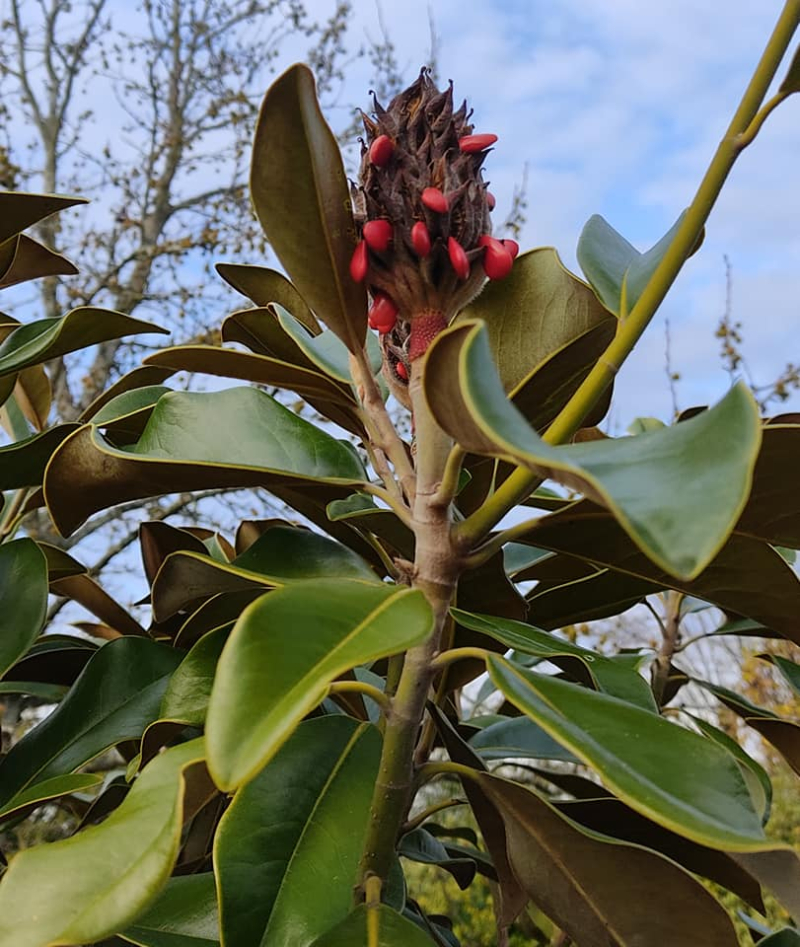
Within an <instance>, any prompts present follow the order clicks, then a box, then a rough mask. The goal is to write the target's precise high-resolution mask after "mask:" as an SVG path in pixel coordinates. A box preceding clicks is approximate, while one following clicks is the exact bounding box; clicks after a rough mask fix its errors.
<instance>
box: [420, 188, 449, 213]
mask: <svg viewBox="0 0 800 947" xmlns="http://www.w3.org/2000/svg"><path fill="white" fill-rule="evenodd" d="M422 203H423V204H424V205H425V206H426V207H427V208H428V210H433V211H436V213H437V214H446V213H447V211H448V210H449V207H450V205H449V204H448V203H447V198H446V197H445V196H444V194H442V192H441V191H440V190H439V188H438V187H426V188H425V190H424V191H423V192H422Z"/></svg>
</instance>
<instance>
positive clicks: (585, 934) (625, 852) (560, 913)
mask: <svg viewBox="0 0 800 947" xmlns="http://www.w3.org/2000/svg"><path fill="white" fill-rule="evenodd" d="M648 716H649V715H648ZM475 779H476V781H477V782H478V784H479V785H480V787H481V789H482V790H483V791H484V792H485V793H486V795H487V796H488V797H489V798H490V799H491V800H492V801H493V802H494V804H495V805H496V806H497V808H498V810H499V811H500V814H501V815H502V817H503V821H504V823H505V827H506V836H507V839H508V851H509V858H510V859H511V864H512V865H513V866H514V871H515V873H516V875H517V877H518V878H519V880H520V882H521V883H522V884H523V886H524V887H525V889H526V891H527V892H528V894H529V895H530V897H531V899H532V900H533V901H534V902H535V903H537V904H538V905H539V906H540V907H541V908H542V910H543V911H544V912H545V913H546V914H548V915H549V916H550V917H551V918H552V919H553V920H554V921H555V922H556V923H557V924H558V926H559V927H561V928H562V929H563V930H564V931H566V932H567V934H569V935H570V936H571V937H572V939H573V940H574V941H575V942H576V944H586V945H587V947H588V945H590V944H592V945H594V944H597V945H600V944H602V945H603V947H606V945H607V947H639V945H644V944H665V945H666V944H675V945H677V944H687V945H688V944H691V945H692V947H737V944H738V939H737V937H736V933H735V931H734V929H733V925H732V924H731V922H730V919H729V918H728V915H727V914H726V912H725V910H724V909H723V908H722V907H721V905H720V904H719V903H718V902H717V901H716V900H715V899H714V898H713V897H712V896H711V895H710V894H709V893H708V892H707V891H706V890H705V889H704V888H703V887H702V886H701V885H700V884H699V883H698V882H697V881H695V880H694V878H692V876H691V875H690V874H689V873H688V872H686V871H684V870H683V869H681V868H679V867H678V866H677V865H675V864H674V863H673V862H671V861H669V860H668V859H666V858H663V857H662V856H660V855H658V854H657V853H655V852H651V851H649V850H648V849H646V848H641V847H640V846H638V845H631V844H627V843H624V842H619V841H617V840H615V839H611V838H609V837H607V836H603V835H600V834H598V833H596V832H592V831H590V830H588V829H585V828H583V827H581V826H579V825H578V824H577V823H575V822H573V821H572V820H570V819H567V818H566V817H565V816H564V815H562V814H561V813H560V812H558V811H557V810H556V809H555V808H554V807H553V806H552V805H551V804H550V803H548V802H546V801H545V800H544V798H542V797H541V796H539V795H538V794H537V793H534V792H532V791H531V790H529V789H526V788H525V787H523V786H520V785H518V784H517V783H512V782H510V781H508V780H504V779H499V778H498V777H495V776H490V775H489V774H488V773H479V774H477V775H476V776H475Z"/></svg>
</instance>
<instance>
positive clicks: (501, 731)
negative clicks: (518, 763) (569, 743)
mask: <svg viewBox="0 0 800 947" xmlns="http://www.w3.org/2000/svg"><path fill="white" fill-rule="evenodd" d="M468 723H470V724H472V723H473V721H471V720H470V721H468ZM469 745H470V746H471V747H472V749H473V750H476V751H477V752H478V753H480V755H481V757H482V758H483V759H485V760H510V759H534V760H537V759H538V760H559V761H561V762H564V763H577V762H578V759H577V757H576V756H575V754H574V753H570V751H569V750H566V749H564V747H563V746H562V745H561V744H560V743H558V741H556V740H554V739H553V738H552V737H551V736H550V734H549V733H547V731H545V730H542V728H541V727H539V726H537V724H535V723H534V722H533V721H532V720H530V719H529V718H528V717H511V718H505V719H504V718H498V719H497V721H496V722H494V723H491V724H489V726H486V727H481V729H480V730H478V732H477V733H476V734H475V735H474V736H472V737H470V739H469Z"/></svg>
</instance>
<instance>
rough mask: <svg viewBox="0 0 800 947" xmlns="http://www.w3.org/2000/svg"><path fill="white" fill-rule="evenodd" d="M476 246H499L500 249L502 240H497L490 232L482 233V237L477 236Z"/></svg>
mask: <svg viewBox="0 0 800 947" xmlns="http://www.w3.org/2000/svg"><path fill="white" fill-rule="evenodd" d="M478 246H479V247H491V246H494V247H500V248H501V249H502V247H503V242H502V240H498V239H497V237H493V236H492V235H491V234H490V233H485V234H483V236H482V237H478Z"/></svg>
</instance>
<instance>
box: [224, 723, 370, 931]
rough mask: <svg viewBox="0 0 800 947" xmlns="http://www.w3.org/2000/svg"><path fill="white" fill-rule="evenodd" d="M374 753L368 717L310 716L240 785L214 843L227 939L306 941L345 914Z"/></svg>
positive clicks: (362, 833) (362, 832) (349, 902)
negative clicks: (363, 720)
mask: <svg viewBox="0 0 800 947" xmlns="http://www.w3.org/2000/svg"><path fill="white" fill-rule="evenodd" d="M380 752H381V741H380V736H379V734H378V731H377V730H376V729H375V728H374V727H372V726H371V725H369V724H359V723H357V722H356V721H355V720H352V719H350V718H347V717H344V716H338V715H336V716H327V717H320V718H317V719H314V720H308V721H306V722H304V723H301V724H300V726H299V727H298V728H297V729H296V730H295V732H294V733H293V734H292V736H291V737H290V738H289V740H288V741H287V742H286V743H285V744H284V745H283V747H282V748H281V749H280V750H279V751H278V753H277V755H276V756H275V758H274V759H273V760H272V761H271V762H270V763H269V764H268V765H267V766H266V767H265V768H264V769H263V770H262V771H261V772H260V773H259V774H258V775H257V776H256V777H255V778H254V779H253V780H252V781H251V782H249V783H248V784H247V785H246V786H244V787H243V788H242V789H240V790H239V792H238V793H237V794H236V796H235V797H234V800H233V803H232V804H231V806H230V808H229V809H228V811H227V812H226V813H225V815H224V816H223V818H222V821H221V822H220V826H219V829H218V831H217V834H216V838H215V842H214V865H215V870H216V873H217V876H218V878H219V889H220V921H221V928H222V936H223V940H224V942H225V943H226V944H231V945H234V944H235V945H236V947H261V945H267V944H287V945H288V944H291V945H292V947H307V945H309V944H311V943H312V941H314V939H315V938H316V937H317V936H319V935H320V934H322V933H324V932H325V931H327V930H329V929H330V928H331V927H332V926H333V925H334V924H337V923H338V922H339V921H341V920H343V919H344V918H345V917H346V916H347V914H348V912H349V910H350V908H351V906H352V899H353V887H354V885H355V884H356V882H357V873H358V864H359V861H360V858H361V854H362V847H363V842H364V836H365V832H366V827H367V822H368V816H369V807H370V802H371V798H372V791H373V786H374V781H375V778H376V776H377V772H378V765H379V762H380Z"/></svg>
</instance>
